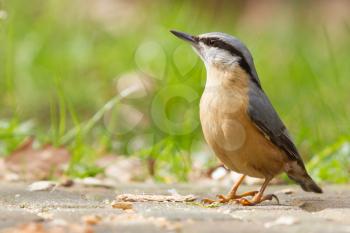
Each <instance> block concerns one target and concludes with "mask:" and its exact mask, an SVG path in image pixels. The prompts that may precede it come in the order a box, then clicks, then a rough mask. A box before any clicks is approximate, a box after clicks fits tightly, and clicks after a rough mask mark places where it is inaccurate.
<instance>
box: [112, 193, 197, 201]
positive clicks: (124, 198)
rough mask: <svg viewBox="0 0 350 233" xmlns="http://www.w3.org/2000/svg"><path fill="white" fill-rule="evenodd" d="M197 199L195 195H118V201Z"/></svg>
mask: <svg viewBox="0 0 350 233" xmlns="http://www.w3.org/2000/svg"><path fill="white" fill-rule="evenodd" d="M196 199H197V197H196V196H194V195H192V194H191V195H186V196H182V195H148V194H121V195H118V196H117V197H116V200H117V201H130V202H146V201H155V202H191V201H195V200H196Z"/></svg>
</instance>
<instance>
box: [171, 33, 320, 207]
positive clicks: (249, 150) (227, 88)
mask: <svg viewBox="0 0 350 233" xmlns="http://www.w3.org/2000/svg"><path fill="white" fill-rule="evenodd" d="M170 32H171V33H172V34H174V35H175V36H176V37H178V38H180V39H182V40H184V41H186V42H188V43H189V44H190V45H191V46H192V48H193V49H194V51H195V52H196V53H197V54H198V56H199V57H200V58H201V60H202V61H203V62H204V65H205V68H206V73H207V78H206V82H205V87H204V90H203V94H202V96H201V99H200V111H199V113H200V114H199V115H200V122H201V126H202V131H203V135H204V138H205V140H206V142H207V143H208V144H209V146H210V148H211V149H212V150H213V152H214V153H215V155H216V156H217V157H218V159H219V160H220V161H221V162H222V163H223V164H224V165H225V167H227V168H228V169H229V170H232V171H235V172H237V173H240V174H241V176H240V178H239V179H238V180H237V181H236V182H235V183H234V185H233V186H232V188H231V190H230V191H229V193H228V194H227V195H217V200H210V199H205V201H206V202H209V203H212V202H219V203H228V202H231V201H234V202H236V203H238V204H241V205H244V206H252V205H257V204H260V203H262V202H264V201H267V200H270V201H271V200H273V199H276V200H277V202H278V203H279V200H278V198H277V196H275V195H274V194H267V195H264V191H265V189H266V187H267V186H268V184H269V183H270V181H271V180H272V179H273V178H274V177H275V176H277V175H279V174H281V173H283V172H285V173H286V174H287V175H288V177H289V178H290V179H292V180H293V181H295V182H296V183H298V184H299V185H300V186H301V188H302V189H303V190H304V191H306V192H315V193H322V189H321V188H320V187H319V186H318V185H317V184H316V182H315V181H314V180H313V179H312V178H311V177H310V175H309V174H308V172H307V170H306V168H305V165H304V162H303V159H302V157H301V155H300V153H299V151H298V149H297V147H296V146H295V144H294V142H293V139H292V137H291V136H290V134H289V132H288V130H287V128H286V126H285V124H284V123H283V122H282V120H281V118H280V117H279V115H278V113H277V112H276V110H275V109H274V107H273V105H272V103H271V101H270V100H269V98H268V96H267V95H266V93H265V91H264V89H263V88H262V85H261V82H260V79H259V77H258V74H257V71H256V69H255V65H254V61H253V57H252V54H251V53H250V51H249V50H248V48H247V47H246V45H245V44H244V43H243V42H241V41H240V40H239V39H237V38H236V37H234V36H231V35H228V34H226V33H222V32H209V33H204V34H200V35H191V34H188V33H184V32H180V31H176V30H170ZM246 176H251V177H257V178H262V179H264V182H263V184H262V186H261V188H260V189H259V191H250V192H245V193H242V194H237V190H238V187H239V186H240V185H241V183H242V182H243V180H244V178H245V177H246ZM248 197H250V198H248Z"/></svg>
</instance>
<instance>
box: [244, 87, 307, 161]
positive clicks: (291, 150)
mask: <svg viewBox="0 0 350 233" xmlns="http://www.w3.org/2000/svg"><path fill="white" fill-rule="evenodd" d="M248 95H249V106H248V115H249V117H250V118H251V120H252V121H253V122H254V124H255V125H256V126H257V127H258V129H259V130H260V131H261V132H262V133H263V134H264V135H265V137H267V138H268V139H269V140H270V141H271V142H272V143H274V144H275V145H276V146H278V147H279V148H281V149H282V150H283V151H284V152H285V153H286V154H287V156H288V158H289V159H290V160H294V161H297V162H298V164H300V165H301V166H302V167H304V164H303V161H302V158H301V157H300V154H299V152H298V150H297V148H296V146H295V145H294V143H293V140H292V139H291V137H290V136H289V133H288V130H287V129H286V127H285V125H284V124H283V122H282V120H281V119H280V117H279V116H278V114H277V112H276V111H275V109H274V108H273V106H272V104H271V102H270V100H269V99H268V97H267V96H266V94H265V93H264V91H263V90H262V89H261V88H260V87H259V86H258V85H256V84H255V83H254V82H252V81H251V82H250V84H249V93H248Z"/></svg>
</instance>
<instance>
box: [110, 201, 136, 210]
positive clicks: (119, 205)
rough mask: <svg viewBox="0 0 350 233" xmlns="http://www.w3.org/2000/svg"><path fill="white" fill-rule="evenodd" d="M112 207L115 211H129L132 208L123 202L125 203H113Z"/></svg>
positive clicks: (130, 204)
mask: <svg viewBox="0 0 350 233" xmlns="http://www.w3.org/2000/svg"><path fill="white" fill-rule="evenodd" d="M112 207H113V208H116V209H122V210H130V209H132V208H133V205H132V203H131V202H125V201H113V202H112Z"/></svg>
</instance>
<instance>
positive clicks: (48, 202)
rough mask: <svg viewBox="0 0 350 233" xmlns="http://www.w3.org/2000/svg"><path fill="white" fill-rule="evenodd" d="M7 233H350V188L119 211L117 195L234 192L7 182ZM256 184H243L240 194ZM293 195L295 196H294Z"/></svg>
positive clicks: (0, 195)
mask: <svg viewBox="0 0 350 233" xmlns="http://www.w3.org/2000/svg"><path fill="white" fill-rule="evenodd" d="M0 187H1V189H0V229H1V230H0V232H26V233H27V232H30V233H31V232H55V233H56V232H84V233H93V232H104V233H105V232H130V233H133V232H135V233H139V232H143V233H147V232H184V233H185V232H186V233H192V232H193V233H197V232H203V233H205V232H230V233H231V232H249V233H251V232H317V233H322V232H350V187H349V186H327V187H324V191H325V193H324V194H322V195H318V194H312V193H311V194H310V193H305V192H302V191H301V190H300V188H299V187H297V186H288V187H287V186H271V187H269V189H268V190H267V193H268V192H269V193H275V194H276V195H277V196H278V197H279V199H280V205H277V204H276V202H275V201H271V202H266V203H264V204H262V205H259V206H254V207H242V206H239V205H237V204H227V205H222V206H218V207H214V208H208V207H206V206H203V205H202V204H200V203H199V202H193V203H169V202H163V203H155V202H141V203H133V209H132V210H122V209H117V208H112V205H111V202H112V201H113V200H114V199H115V196H116V195H117V194H121V193H134V194H143V193H150V194H169V191H168V190H169V189H172V192H174V190H176V191H177V192H178V193H179V194H182V195H187V194H195V195H198V196H199V197H200V198H202V197H213V196H214V195H215V194H217V193H225V192H226V191H227V189H228V188H227V187H215V186H205V187H203V186H199V185H191V184H188V185H153V184H135V185H120V186H118V187H116V188H115V189H107V188H92V187H82V186H73V187H69V188H63V187H59V188H56V189H54V190H53V191H35V192H30V191H28V190H27V188H28V184H23V183H22V184H20V183H0ZM256 188H257V187H247V186H245V187H242V188H241V191H247V190H254V189H256ZM290 192H291V193H290Z"/></svg>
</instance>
